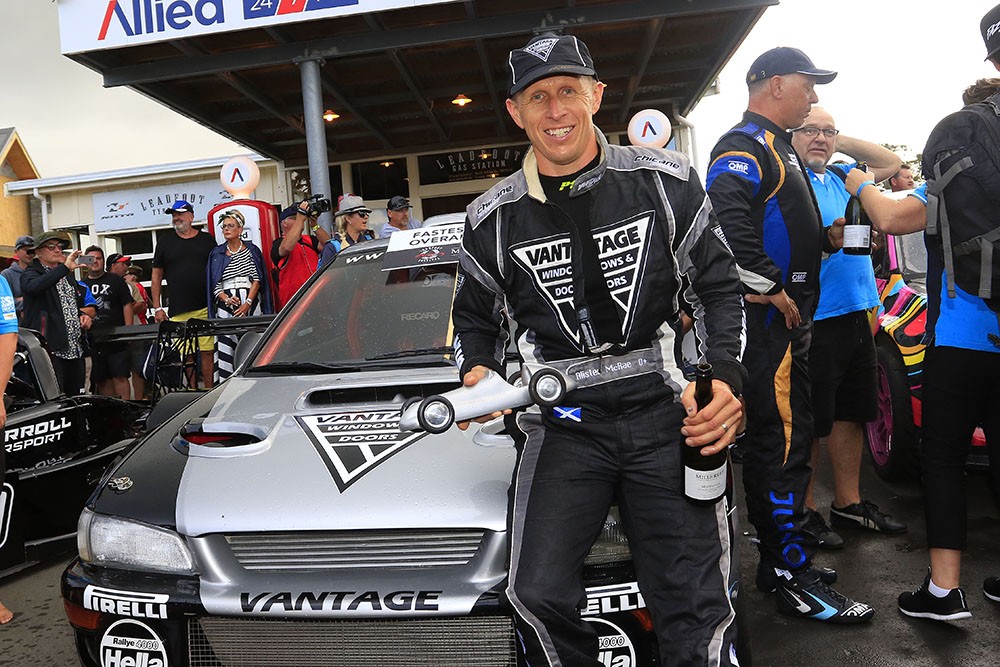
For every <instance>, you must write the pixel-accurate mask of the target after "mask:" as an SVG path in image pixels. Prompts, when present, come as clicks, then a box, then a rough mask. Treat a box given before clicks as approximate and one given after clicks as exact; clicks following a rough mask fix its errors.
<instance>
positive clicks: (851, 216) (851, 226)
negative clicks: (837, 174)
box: [843, 162, 872, 255]
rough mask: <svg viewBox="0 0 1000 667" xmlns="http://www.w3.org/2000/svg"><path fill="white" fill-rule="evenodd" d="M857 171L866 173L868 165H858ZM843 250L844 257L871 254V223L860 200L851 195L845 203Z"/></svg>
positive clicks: (862, 163)
mask: <svg viewBox="0 0 1000 667" xmlns="http://www.w3.org/2000/svg"><path fill="white" fill-rule="evenodd" d="M858 169H860V170H861V171H865V172H867V171H868V165H866V164H865V163H864V162H859V163H858ZM844 218H845V220H846V221H847V222H846V223H845V224H844V248H843V252H844V254H845V255H871V254H872V221H871V219H870V218H869V217H868V214H867V213H865V207H864V206H862V205H861V198H860V197H858V196H856V195H851V198H850V199H849V200H848V201H847V209H846V210H845V211H844Z"/></svg>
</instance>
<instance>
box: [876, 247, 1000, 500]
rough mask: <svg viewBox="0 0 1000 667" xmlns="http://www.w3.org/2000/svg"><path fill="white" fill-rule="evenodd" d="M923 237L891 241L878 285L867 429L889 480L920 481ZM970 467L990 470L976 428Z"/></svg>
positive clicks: (880, 468)
mask: <svg viewBox="0 0 1000 667" xmlns="http://www.w3.org/2000/svg"><path fill="white" fill-rule="evenodd" d="M923 236H924V235H923V232H916V233H913V234H906V235H903V236H889V237H887V246H886V249H887V256H886V259H885V269H884V270H883V271H882V272H880V277H878V278H877V280H876V282H877V283H878V287H879V294H880V300H881V303H882V306H881V308H880V309H878V310H877V312H876V313H874V314H873V315H874V316H873V318H872V323H873V332H874V334H875V345H876V354H877V358H878V399H879V406H878V416H877V417H876V418H875V420H874V421H871V422H868V424H866V426H865V441H866V442H867V444H868V451H869V453H870V454H871V459H872V463H873V464H874V467H875V471H876V472H877V473H878V474H879V476H881V477H882V478H884V479H887V480H890V481H903V480H916V479H917V478H918V476H919V465H918V459H917V452H918V448H919V444H920V426H921V424H922V423H923V411H922V405H923V403H922V387H923V381H922V370H923V361H924V350H925V349H926V348H927V343H926V341H925V339H924V333H925V330H926V327H927V280H926V278H927V250H926V248H925V246H924V239H923ZM972 445H973V446H972V450H971V453H970V455H969V466H970V467H971V468H982V467H985V466H987V465H988V458H987V455H986V438H985V436H984V435H983V430H982V429H981V428H977V429H976V431H975V434H974V435H973V438H972Z"/></svg>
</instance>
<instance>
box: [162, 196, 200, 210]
mask: <svg viewBox="0 0 1000 667" xmlns="http://www.w3.org/2000/svg"><path fill="white" fill-rule="evenodd" d="M185 212H187V213H194V206H192V205H191V202H189V201H187V200H184V199H177V200H175V201H174V205H173V206H171V207H170V208H168V209H167V210H166V213H185Z"/></svg>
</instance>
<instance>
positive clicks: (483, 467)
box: [176, 368, 515, 618]
mask: <svg viewBox="0 0 1000 667" xmlns="http://www.w3.org/2000/svg"><path fill="white" fill-rule="evenodd" d="M419 373H420V378H419V379H420V380H421V381H424V382H454V383H456V384H457V382H458V380H457V374H456V372H455V370H454V369H453V368H452V369H442V370H440V371H438V370H433V371H428V370H427V369H421V370H420V371H419ZM413 374H414V371H413V370H412V369H408V370H404V371H393V372H385V373H379V374H374V373H366V374H359V373H355V374H351V375H347V374H345V375H340V376H321V377H317V376H310V377H305V378H296V377H267V378H266V379H256V378H245V377H233V378H230V379H229V380H228V381H227V382H226V384H225V385H224V386H223V387H221V388H220V389H219V391H220V392H221V396H220V398H219V400H218V401H217V402H216V403H215V406H214V407H213V409H212V411H211V413H210V414H209V415H208V417H207V418H206V419H205V420H204V422H203V424H202V431H208V432H212V431H218V432H223V433H232V432H241V433H246V434H252V435H254V436H255V438H254V439H257V438H259V440H258V441H256V442H251V443H250V444H246V445H240V446H236V447H211V446H205V445H201V446H198V445H193V444H192V445H190V446H189V448H188V461H187V464H186V465H185V468H184V472H183V474H182V477H181V483H180V488H179V492H178V498H177V510H176V512H177V516H176V518H177V528H178V530H179V531H180V532H181V533H182V534H184V535H186V536H187V542H188V544H189V546H190V547H191V549H192V551H193V552H194V555H195V558H196V560H197V562H198V564H199V568H200V576H199V595H200V598H201V602H202V605H204V607H205V609H206V610H207V611H208V612H209V613H211V614H218V615H229V616H257V617H259V616H270V617H283V618H338V617H359V616H363V617H382V618H386V617H398V616H400V615H407V616H413V615H415V616H421V615H425V616H434V615H446V616H452V615H462V614H468V613H469V612H470V611H471V610H472V609H473V607H474V606H475V605H476V604H477V603H478V601H479V600H480V599H481V598H482V596H483V595H486V594H489V593H490V592H491V591H495V590H496V588H497V587H498V586H500V584H501V583H502V581H503V579H504V576H505V573H506V570H505V566H504V563H505V556H506V510H507V488H508V486H509V484H510V479H511V473H512V469H513V465H514V460H515V452H514V449H513V446H512V442H511V440H510V438H508V437H506V436H502V435H489V434H488V433H486V432H485V431H483V430H481V429H479V428H477V427H473V428H471V429H469V430H468V431H466V432H461V431H459V430H458V429H457V428H452V429H451V430H450V431H448V432H446V433H444V434H441V435H427V434H423V433H421V434H416V433H401V432H400V431H399V429H398V419H399V411H400V407H401V406H402V398H401V397H397V398H396V399H394V400H391V401H388V402H378V403H351V404H349V405H346V404H341V405H334V406H327V407H316V404H315V402H314V401H311V400H310V396H311V395H315V394H316V393H317V392H321V393H322V392H324V390H327V389H334V390H337V391H342V390H345V389H348V390H349V389H350V388H351V387H357V388H358V389H365V388H366V389H368V390H369V391H370V390H371V388H372V387H387V388H391V387H395V386H400V385H404V384H412V383H413V381H414V377H413ZM390 392H391V389H390ZM326 395H329V394H326ZM341 395H342V394H341ZM348 395H350V394H349V393H348ZM369 395H370V394H369ZM331 443H333V444H331ZM334 450H338V451H334ZM473 529H474V530H473ZM430 530H433V531H436V532H435V533H434V535H433V536H431V537H428V533H426V532H422V531H430ZM352 531H369V532H366V533H360V534H359V533H356V532H352ZM372 531H377V533H373V532H372ZM470 534H474V535H475V537H472V538H469V537H468V536H469V535H470ZM359 535H360V536H359ZM373 535H374V537H373ZM455 535H457V536H458V537H457V538H455ZM345 536H346V538H345ZM452 538H455V540H456V542H462V541H463V540H469V539H471V540H472V541H473V546H472V547H471V550H469V551H468V552H467V553H466V555H465V556H464V557H462V558H454V557H453V556H452V555H451V552H450V549H451V547H452V543H449V544H448V545H447V546H446V547H444V553H445V556H444V557H441V553H442V551H441V547H439V544H440V540H448V539H452ZM427 543H429V544H430V545H431V547H430V550H431V551H434V553H433V554H432V557H433V558H434V559H435V560H436V562H435V563H433V564H430V563H427V562H424V561H419V562H416V563H414V562H410V561H409V560H407V559H411V558H415V559H420V558H424V557H426V553H423V552H420V548H421V547H420V546H419V545H421V544H427ZM241 544H242V545H244V546H243V547H242V549H241V546H240V545H241ZM387 544H388V545H389V546H388V547H385V545H387ZM413 545H418V546H416V547H413ZM435 550H436V551H435ZM400 553H402V554H403V555H402V562H400ZM276 554H277V555H276ZM384 558H394V559H395V560H394V561H393V562H392V563H391V564H387V563H386V561H384V560H383V559H384ZM259 559H263V560H266V561H267V563H266V564H265V565H264V566H263V567H262V566H261V563H260V561H259ZM276 561H278V562H276ZM321 561H323V562H321Z"/></svg>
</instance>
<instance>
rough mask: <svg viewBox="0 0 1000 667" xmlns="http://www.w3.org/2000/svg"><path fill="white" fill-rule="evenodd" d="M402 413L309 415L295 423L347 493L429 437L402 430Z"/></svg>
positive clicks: (392, 411)
mask: <svg viewBox="0 0 1000 667" xmlns="http://www.w3.org/2000/svg"><path fill="white" fill-rule="evenodd" d="M399 414H400V412H399V410H398V409H397V410H372V411H369V412H338V413H334V414H327V415H306V416H304V417H296V418H295V420H296V421H297V422H298V423H299V426H300V427H301V428H302V430H303V431H305V433H306V435H308V436H309V439H310V440H311V441H312V443H313V445H314V446H315V447H316V451H318V452H319V454H320V456H321V457H322V458H323V461H324V462H325V463H326V467H327V468H328V469H329V470H330V474H331V475H333V479H334V481H335V482H336V483H337V488H339V489H340V492H341V493H343V492H344V491H346V490H347V488H348V487H349V486H351V484H354V483H355V482H356V481H358V480H359V479H361V478H362V477H363V476H365V475H366V474H368V473H369V472H371V471H372V470H373V469H375V467H377V466H379V465H381V464H383V463H385V462H386V461H387V460H388V459H389V458H390V457H392V456H394V455H395V454H398V453H399V452H401V451H403V449H405V448H406V447H408V446H409V445H412V444H413V443H414V442H416V441H417V440H419V439H420V438H422V437H424V436H425V435H427V434H426V433H410V432H406V433H404V432H402V431H400V430H399Z"/></svg>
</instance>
